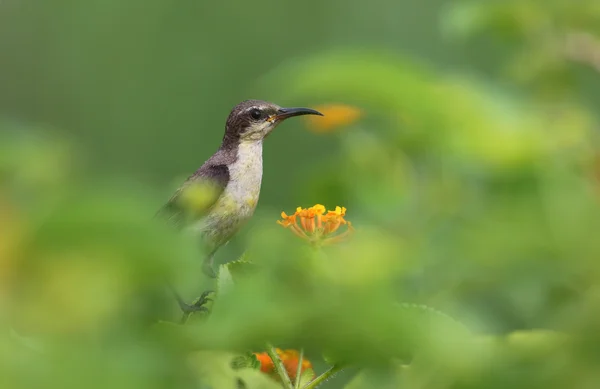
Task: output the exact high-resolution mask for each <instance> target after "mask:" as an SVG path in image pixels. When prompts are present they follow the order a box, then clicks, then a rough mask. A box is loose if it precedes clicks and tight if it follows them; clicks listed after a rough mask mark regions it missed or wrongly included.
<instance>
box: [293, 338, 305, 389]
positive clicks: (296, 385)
mask: <svg viewBox="0 0 600 389" xmlns="http://www.w3.org/2000/svg"><path fill="white" fill-rule="evenodd" d="M302 359H304V349H303V348H301V349H300V357H299V358H298V368H297V369H296V382H295V383H294V389H300V377H301V376H302Z"/></svg>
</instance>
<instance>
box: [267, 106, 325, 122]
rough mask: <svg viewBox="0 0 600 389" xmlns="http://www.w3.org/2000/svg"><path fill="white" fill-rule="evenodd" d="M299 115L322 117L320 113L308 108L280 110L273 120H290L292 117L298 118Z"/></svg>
mask: <svg viewBox="0 0 600 389" xmlns="http://www.w3.org/2000/svg"><path fill="white" fill-rule="evenodd" d="M300 115H319V116H324V115H323V114H322V113H321V112H319V111H315V110H314V109H310V108H280V109H279V110H278V111H277V114H275V117H274V119H275V120H277V121H281V120H285V119H287V118H291V117H292V116H300Z"/></svg>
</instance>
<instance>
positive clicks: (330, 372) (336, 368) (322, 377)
mask: <svg viewBox="0 0 600 389" xmlns="http://www.w3.org/2000/svg"><path fill="white" fill-rule="evenodd" d="M342 370H343V367H342V366H336V365H333V366H331V367H330V368H329V370H327V371H326V372H325V373H323V374H321V375H320V376H318V377H317V378H315V379H314V380H312V381H310V382H309V383H308V384H307V385H306V386H305V387H303V388H302V389H315V388H316V387H317V386H319V385H321V384H322V383H323V382H325V381H327V380H328V379H330V378H332V377H333V376H334V375H336V374H337V373H339V372H340V371H342Z"/></svg>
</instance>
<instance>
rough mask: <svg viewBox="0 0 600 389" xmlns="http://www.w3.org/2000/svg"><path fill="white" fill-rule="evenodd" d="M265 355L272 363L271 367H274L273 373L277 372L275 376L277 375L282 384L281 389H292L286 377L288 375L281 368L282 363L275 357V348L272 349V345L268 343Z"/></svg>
mask: <svg viewBox="0 0 600 389" xmlns="http://www.w3.org/2000/svg"><path fill="white" fill-rule="evenodd" d="M267 354H268V355H269V357H270V358H271V360H272V361H273V366H275V371H276V372H277V374H279V378H281V382H283V387H284V388H285V389H294V386H293V385H292V381H291V380H290V377H289V376H288V373H287V371H286V370H285V367H284V366H283V362H281V359H280V358H279V355H277V351H276V350H275V347H273V345H272V344H270V343H267Z"/></svg>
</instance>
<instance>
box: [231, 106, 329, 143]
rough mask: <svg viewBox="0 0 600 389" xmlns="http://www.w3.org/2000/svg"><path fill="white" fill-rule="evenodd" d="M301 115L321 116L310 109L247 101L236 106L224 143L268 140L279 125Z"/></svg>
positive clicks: (232, 112)
mask: <svg viewBox="0 0 600 389" xmlns="http://www.w3.org/2000/svg"><path fill="white" fill-rule="evenodd" d="M300 115H320V116H323V114H322V113H320V112H318V111H315V110H314V109H310V108H282V107H280V106H278V105H277V104H273V103H269V102H266V101H261V100H246V101H243V102H241V103H239V104H238V105H236V106H235V107H234V108H233V110H232V111H231V113H230V114H229V117H228V118H227V124H226V127H225V138H224V139H223V142H232V143H233V142H235V143H239V142H253V141H261V140H263V139H264V138H266V137H267V136H268V135H269V134H270V133H271V131H273V129H275V127H277V125H278V124H280V123H281V122H282V121H284V120H285V119H287V118H291V117H293V116H300Z"/></svg>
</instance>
